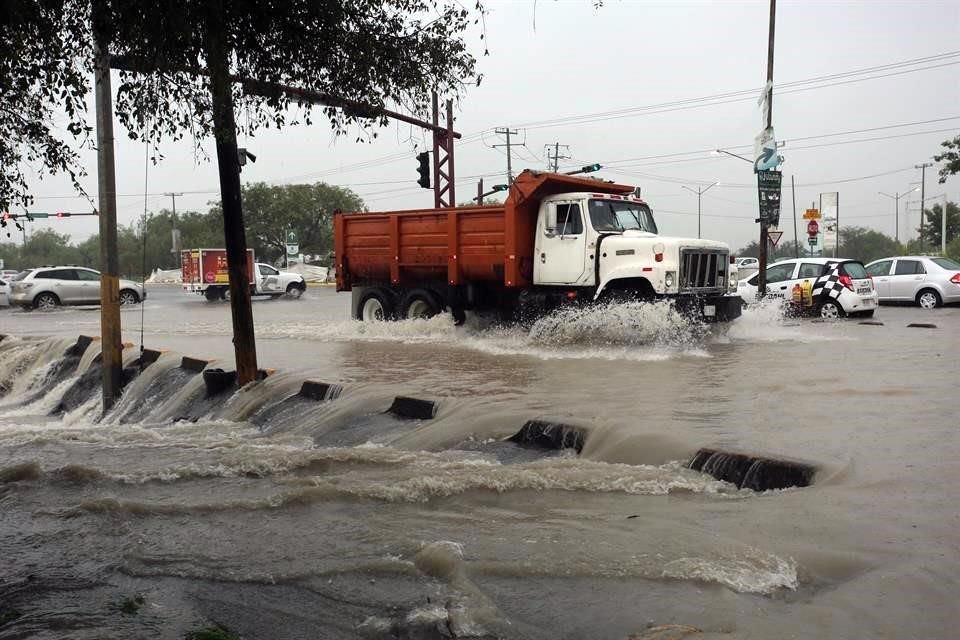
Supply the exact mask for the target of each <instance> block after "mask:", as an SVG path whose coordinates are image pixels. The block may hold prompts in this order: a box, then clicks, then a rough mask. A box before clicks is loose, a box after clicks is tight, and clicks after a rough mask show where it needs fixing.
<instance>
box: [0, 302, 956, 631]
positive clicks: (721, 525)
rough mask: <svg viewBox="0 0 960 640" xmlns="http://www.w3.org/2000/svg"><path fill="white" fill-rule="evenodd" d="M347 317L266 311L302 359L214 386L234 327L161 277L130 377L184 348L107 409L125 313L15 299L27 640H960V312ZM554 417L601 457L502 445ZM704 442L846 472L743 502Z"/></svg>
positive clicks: (268, 339)
mask: <svg viewBox="0 0 960 640" xmlns="http://www.w3.org/2000/svg"><path fill="white" fill-rule="evenodd" d="M348 306H349V295H346V294H344V295H338V294H335V293H334V292H333V291H332V290H330V289H327V288H313V287H312V288H310V289H309V290H308V292H307V294H306V296H305V298H304V299H302V300H284V299H281V300H276V301H257V302H256V303H255V304H254V315H255V319H256V322H257V328H258V334H257V340H258V351H259V355H260V366H261V367H270V368H276V369H277V372H276V373H275V374H274V375H272V376H270V377H268V378H267V379H266V380H264V381H262V382H260V383H257V384H255V385H251V386H250V387H247V388H245V389H243V390H241V391H238V392H235V393H234V392H229V393H227V394H224V395H223V396H215V397H213V398H207V397H205V393H204V387H203V381H202V377H201V376H200V375H197V374H196V372H191V371H187V370H184V369H182V368H181V367H180V366H179V365H180V357H181V355H188V356H193V357H197V358H203V359H220V363H218V364H219V365H222V366H224V367H226V368H230V367H231V361H232V354H233V352H232V345H231V343H230V337H229V336H230V315H229V308H228V306H227V305H226V304H209V303H206V302H205V301H203V300H202V299H201V298H199V297H196V296H190V295H187V294H184V293H182V292H180V291H179V290H178V289H176V288H166V287H155V288H153V289H151V290H150V297H149V298H148V300H147V303H146V305H145V306H144V307H143V308H142V309H141V308H139V307H137V308H129V309H127V308H125V309H124V310H123V313H122V317H123V322H124V339H125V340H127V341H129V342H130V343H132V344H134V345H135V346H134V347H131V348H130V349H128V350H127V352H126V354H125V360H126V361H128V362H132V361H133V360H134V359H135V358H136V357H137V356H138V355H139V344H140V341H141V313H142V317H143V325H142V326H143V341H144V343H145V344H146V346H147V347H150V348H157V349H169V350H170V351H169V352H167V353H164V355H162V356H161V357H160V359H159V360H158V361H157V362H156V363H155V364H153V365H151V366H150V367H147V368H146V369H145V370H144V372H143V373H142V374H141V375H139V376H138V377H137V378H136V379H135V380H134V381H133V382H132V383H130V385H129V386H128V388H127V390H126V392H125V395H124V398H123V399H122V400H121V402H120V404H119V405H118V406H117V407H116V408H115V410H114V411H112V412H111V413H109V414H108V415H106V416H104V417H103V419H102V420H101V419H99V417H100V406H99V400H98V390H97V389H96V388H95V386H94V387H90V386H89V380H95V374H96V367H98V363H97V359H96V356H97V353H98V346H97V343H96V342H94V343H93V344H91V345H90V346H89V347H87V348H86V349H84V350H81V352H80V353H68V352H69V351H70V349H71V346H72V345H74V343H75V342H76V339H77V336H78V335H79V334H87V335H97V334H98V333H99V331H98V322H99V313H98V311H97V310H96V309H67V310H58V311H55V312H51V313H38V312H33V313H25V312H22V311H20V310H6V309H0V333H4V334H9V335H10V336H11V337H9V338H7V339H5V340H3V341H2V342H0V509H2V514H3V517H2V518H0V536H2V538H0V540H2V541H3V545H2V549H3V552H2V553H0V638H51V639H52V638H103V637H145V638H146V637H150V638H171V639H173V638H182V637H183V636H184V634H185V633H187V632H188V631H190V630H194V629H198V628H202V627H210V626H213V625H222V626H224V627H229V628H230V629H232V630H233V631H234V632H236V633H237V635H238V636H239V637H242V638H247V639H249V638H451V637H454V638H530V639H540V638H543V639H548V638H549V639H556V638H570V639H572V638H611V639H624V638H627V637H628V636H630V635H631V634H637V635H638V637H664V638H665V637H672V636H666V635H653V634H656V633H657V631H656V625H662V624H683V625H692V626H693V627H696V628H699V629H701V630H702V633H699V634H697V635H694V636H693V637H704V638H828V637H829V638H907V637H917V638H948V637H953V635H954V632H953V631H952V629H953V627H954V622H953V620H952V613H953V609H954V607H955V604H954V603H955V601H956V598H957V594H958V593H960V588H958V587H960V578H958V576H960V534H958V530H960V512H958V510H957V509H956V507H955V506H954V505H956V504H957V503H958V502H960V489H958V481H960V463H958V462H957V461H958V460H960V438H958V436H957V433H956V431H957V427H956V424H957V422H958V411H957V401H956V397H955V396H954V394H955V393H956V391H955V389H956V381H957V373H958V370H960V366H958V362H960V360H958V358H960V308H946V309H938V310H934V311H923V310H920V309H916V308H907V307H882V308H881V309H880V311H879V312H878V314H877V318H876V319H877V320H880V321H882V322H883V323H884V324H883V326H873V325H863V324H860V323H858V322H857V321H856V320H850V321H839V322H830V323H822V322H813V321H806V320H805V321H792V320H783V319H782V318H781V317H780V316H779V314H778V312H777V310H776V309H774V308H759V309H750V310H748V311H747V312H745V314H744V316H743V317H742V318H741V319H739V320H738V321H736V322H735V323H733V324H732V325H731V326H729V327H712V328H705V327H702V326H698V325H691V324H690V323H688V322H686V321H685V320H684V319H682V318H680V317H678V316H676V315H675V314H673V313H672V312H671V311H670V310H669V309H668V308H667V307H665V306H661V305H649V306H643V305H620V306H613V307H608V308H604V309H597V310H591V311H585V312H566V313H561V314H558V315H557V316H553V317H551V318H547V319H544V320H543V321H541V322H539V323H537V324H535V325H534V326H533V327H532V328H530V329H529V330H522V329H519V328H515V327H497V326H488V325H486V324H484V323H483V322H481V321H479V320H477V319H471V320H470V321H469V322H468V323H467V325H466V326H464V327H454V326H453V323H452V321H451V320H450V319H448V318H445V317H443V318H434V319H432V320H428V321H408V322H399V323H385V324H377V325H369V324H367V325H365V324H361V323H358V322H354V321H351V320H350V319H349V317H348ZM913 322H925V323H931V322H932V323H934V324H936V325H937V328H935V329H923V328H908V327H907V325H908V324H910V323H913ZM65 354H66V355H65ZM214 366H217V365H214ZM85 372H86V376H85ZM305 379H311V380H317V381H323V382H327V383H331V384H336V385H341V386H342V393H341V394H340V396H339V397H338V398H336V399H335V400H333V401H329V402H317V401H313V400H308V399H305V398H301V397H297V396H295V395H294V394H296V393H297V391H298V389H300V385H301V383H302V382H303V381H304V380H305ZM85 380H86V382H85ZM397 395H404V396H413V397H416V398H422V399H429V400H435V401H437V403H438V405H437V406H438V410H437V414H436V417H435V418H433V419H430V420H402V419H398V418H396V417H393V416H391V415H389V414H387V413H385V411H386V410H387V409H388V407H390V405H391V402H392V401H393V399H394V397H395V396H397ZM532 419H541V420H549V421H556V422H559V423H563V424H568V425H575V426H577V427H582V428H583V430H584V432H585V433H586V437H585V440H584V442H583V448H582V451H581V453H580V454H579V455H577V454H576V453H575V452H574V451H573V450H571V449H567V450H563V451H555V450H530V449H521V448H519V447H517V446H516V445H514V444H513V443H510V442H504V439H505V438H507V437H508V436H510V435H512V434H514V433H516V432H517V430H518V429H519V428H520V427H521V426H522V425H523V424H524V423H525V422H527V421H528V420H532ZM701 447H714V448H721V449H728V450H735V451H745V452H750V453H754V454H761V455H767V456H772V457H777V458H789V459H797V460H801V461H806V462H809V463H812V464H814V465H816V466H817V468H818V472H817V475H816V477H815V478H814V483H813V485H812V486H810V487H806V488H792V489H785V490H772V491H766V492H759V493H758V492H754V491H750V490H746V489H743V490H738V489H737V488H736V487H735V486H734V485H731V484H729V483H726V482H721V481H718V480H716V479H714V478H713V477H711V476H708V475H704V474H701V473H698V472H695V471H692V470H690V469H688V468H686V466H685V465H686V463H687V462H688V461H689V460H690V458H691V456H692V455H693V454H694V453H695V452H696V451H697V449H699V448H701ZM138 596H140V597H139V598H138ZM643 634H646V635H643Z"/></svg>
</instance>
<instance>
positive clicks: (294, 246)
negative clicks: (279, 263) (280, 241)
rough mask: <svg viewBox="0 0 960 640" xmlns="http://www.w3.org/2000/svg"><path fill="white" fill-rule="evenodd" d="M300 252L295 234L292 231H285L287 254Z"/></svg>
mask: <svg viewBox="0 0 960 640" xmlns="http://www.w3.org/2000/svg"><path fill="white" fill-rule="evenodd" d="M299 253H300V244H299V243H298V242H297V234H296V233H295V232H293V231H290V232H289V233H287V255H288V256H295V255H298V254H299Z"/></svg>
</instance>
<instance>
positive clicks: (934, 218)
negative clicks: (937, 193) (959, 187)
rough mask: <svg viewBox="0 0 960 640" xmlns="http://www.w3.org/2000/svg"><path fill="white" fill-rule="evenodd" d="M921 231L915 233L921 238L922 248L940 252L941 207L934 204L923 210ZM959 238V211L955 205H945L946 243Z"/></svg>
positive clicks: (941, 231) (953, 203)
mask: <svg viewBox="0 0 960 640" xmlns="http://www.w3.org/2000/svg"><path fill="white" fill-rule="evenodd" d="M923 217H924V220H923V230H922V232H921V230H920V228H919V227H918V228H917V233H918V234H920V235H922V236H923V244H924V248H925V249H926V250H929V251H939V250H940V236H941V234H942V233H943V205H939V204H935V205H933V207H932V208H930V209H924V216H923ZM955 238H960V209H958V208H957V203H955V202H948V203H947V242H950V241H951V240H952V239H955Z"/></svg>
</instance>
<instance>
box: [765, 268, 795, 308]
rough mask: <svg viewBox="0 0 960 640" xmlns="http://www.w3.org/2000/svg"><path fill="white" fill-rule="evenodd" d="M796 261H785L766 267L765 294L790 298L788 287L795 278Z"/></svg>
mask: <svg viewBox="0 0 960 640" xmlns="http://www.w3.org/2000/svg"><path fill="white" fill-rule="evenodd" d="M796 271H797V263H796V262H786V263H784V264H775V265H773V266H772V267H767V295H769V296H771V297H775V298H786V299H788V300H789V299H790V288H791V287H792V286H793V281H794V280H795V279H796V276H795V274H796Z"/></svg>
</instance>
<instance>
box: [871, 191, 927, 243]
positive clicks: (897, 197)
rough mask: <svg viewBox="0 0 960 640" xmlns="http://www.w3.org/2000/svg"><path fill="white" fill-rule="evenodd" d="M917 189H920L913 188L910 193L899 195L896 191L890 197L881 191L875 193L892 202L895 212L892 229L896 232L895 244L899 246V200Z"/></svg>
mask: <svg viewBox="0 0 960 640" xmlns="http://www.w3.org/2000/svg"><path fill="white" fill-rule="evenodd" d="M919 188H920V187H914V188H913V189H910V191H907V192H906V193H900V192H899V191H898V192H896V193H894V194H893V195H890V194H889V193H884V192H883V191H878V192H877V193H879V194H880V195H882V196H886V197H888V198H891V199H893V201H894V211H895V213H894V220H895V223H894V224H895V225H896V226H895V227H894V229H895V230H896V238H897V244H900V198H902V197H903V196H905V195H907V194H909V193H913V192H914V191H916V190H917V189H919Z"/></svg>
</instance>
